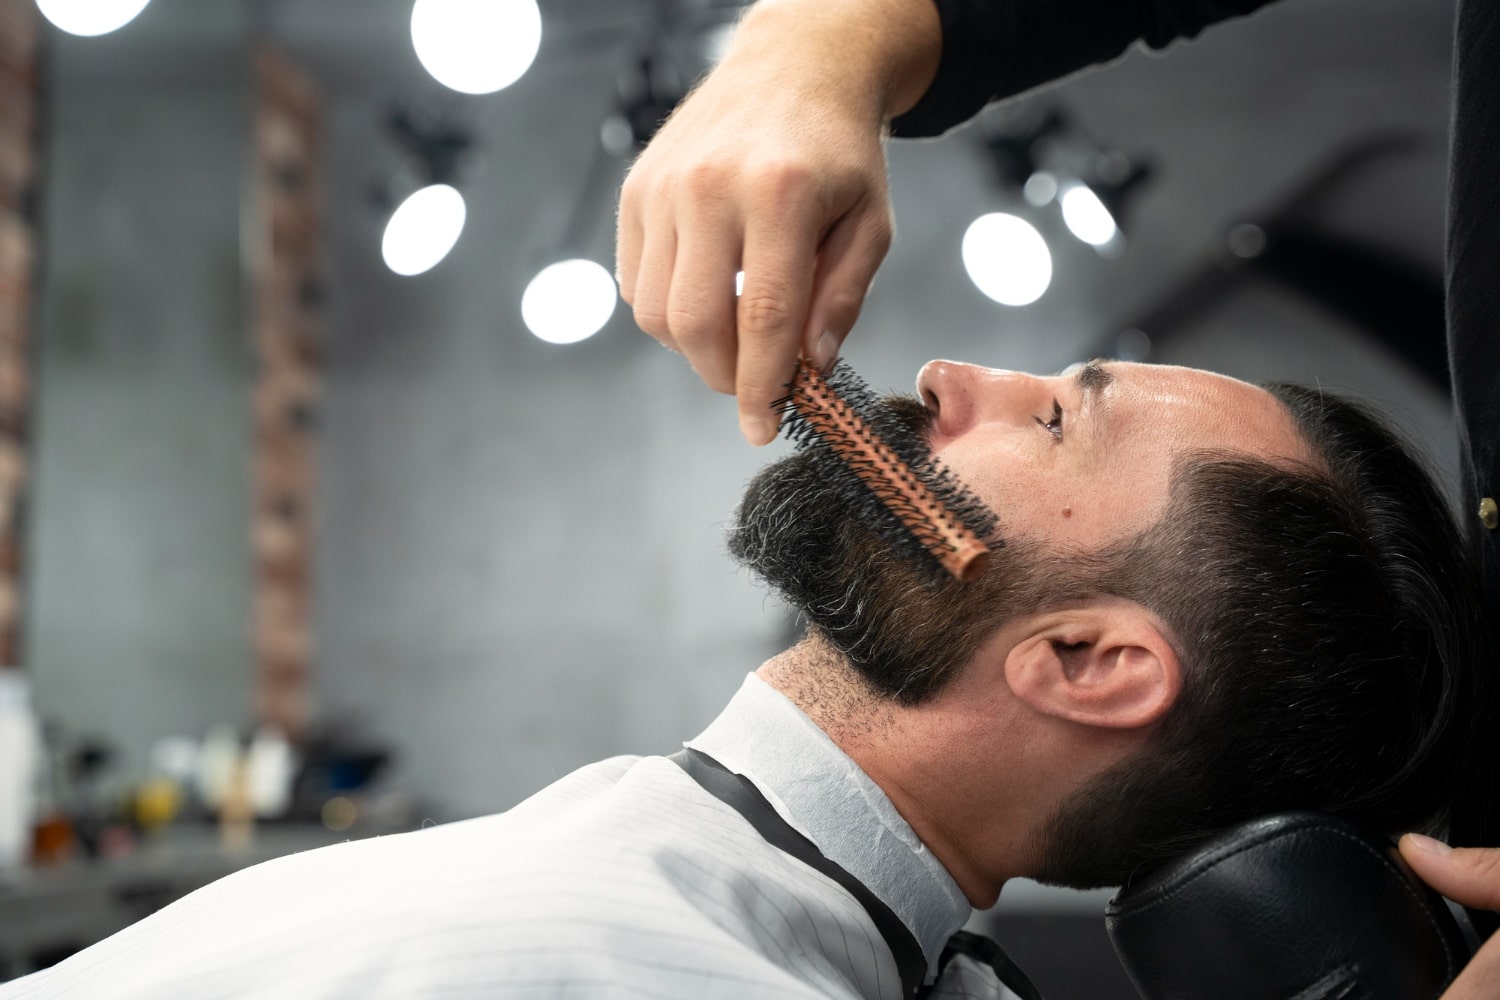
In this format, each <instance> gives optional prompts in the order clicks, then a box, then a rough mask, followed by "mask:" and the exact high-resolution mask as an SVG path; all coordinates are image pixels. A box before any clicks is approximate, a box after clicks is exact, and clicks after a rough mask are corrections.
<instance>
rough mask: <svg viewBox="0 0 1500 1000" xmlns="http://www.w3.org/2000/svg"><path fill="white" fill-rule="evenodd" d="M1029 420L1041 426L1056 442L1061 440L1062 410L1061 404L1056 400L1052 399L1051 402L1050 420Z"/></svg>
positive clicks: (1039, 418)
mask: <svg viewBox="0 0 1500 1000" xmlns="http://www.w3.org/2000/svg"><path fill="white" fill-rule="evenodd" d="M1031 419H1032V420H1035V421H1036V422H1037V423H1038V424H1041V425H1042V428H1043V429H1044V430H1046V431H1047V433H1048V434H1051V435H1052V436H1053V437H1054V438H1056V439H1057V440H1058V441H1061V440H1062V439H1063V408H1062V404H1061V403H1059V402H1058V401H1057V400H1055V399H1054V400H1053V401H1052V419H1050V420H1043V419H1042V418H1041V417H1032V418H1031Z"/></svg>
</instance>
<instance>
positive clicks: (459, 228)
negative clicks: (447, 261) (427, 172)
mask: <svg viewBox="0 0 1500 1000" xmlns="http://www.w3.org/2000/svg"><path fill="white" fill-rule="evenodd" d="M467 214H468V211H467V209H466V208H465V206H464V196H463V195H461V194H459V193H458V191H456V190H455V189H453V188H451V187H449V186H448V185H447V184H431V185H428V186H427V187H424V188H422V189H421V190H420V191H418V192H416V193H415V194H413V195H412V196H411V197H409V198H407V199H406V200H405V201H403V202H402V203H401V204H400V205H399V206H398V207H397V208H396V211H395V212H393V213H392V214H391V221H390V222H387V223H386V224H385V238H384V239H382V240H381V242H380V253H381V255H382V256H383V257H385V266H386V267H389V268H390V269H391V270H392V271H395V272H396V273H397V274H404V275H408V276H409V275H413V274H421V273H422V272H423V271H429V270H431V269H432V268H434V267H436V266H437V263H438V261H440V260H442V259H443V258H444V257H446V256H448V251H449V250H452V249H453V244H455V243H457V242H458V236H459V234H460V233H462V232H463V231H464V218H465V217H466V216H467Z"/></svg>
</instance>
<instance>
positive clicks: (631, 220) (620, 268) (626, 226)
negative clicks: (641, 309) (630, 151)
mask: <svg viewBox="0 0 1500 1000" xmlns="http://www.w3.org/2000/svg"><path fill="white" fill-rule="evenodd" d="M643 197H644V195H642V194H641V190H640V182H639V181H637V180H635V179H634V176H633V173H632V176H630V177H627V178H626V179H625V184H624V186H623V187H621V189H620V208H619V212H618V214H617V215H616V216H615V284H617V285H619V286H620V298H622V299H624V300H625V304H626V305H632V306H633V305H635V279H636V274H637V269H638V268H639V267H640V263H641V243H642V242H643V241H644V239H645V228H644V226H643V225H642V222H641V200H642V198H643Z"/></svg>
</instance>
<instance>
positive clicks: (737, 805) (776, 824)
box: [667, 747, 1042, 1000]
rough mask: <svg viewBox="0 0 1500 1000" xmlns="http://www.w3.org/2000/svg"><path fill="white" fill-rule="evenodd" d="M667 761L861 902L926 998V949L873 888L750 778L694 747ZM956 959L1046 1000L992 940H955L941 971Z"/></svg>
mask: <svg viewBox="0 0 1500 1000" xmlns="http://www.w3.org/2000/svg"><path fill="white" fill-rule="evenodd" d="M667 759H668V760H671V761H672V762H673V763H675V764H676V765H677V766H678V767H680V768H682V769H683V770H684V771H686V772H687V775H688V777H690V778H692V779H693V780H694V781H696V782H697V783H698V784H699V785H701V786H703V790H704V791H706V792H708V794H710V795H712V796H713V797H714V798H716V799H718V800H719V801H720V802H722V803H724V804H725V805H727V806H729V808H731V809H733V810H734V811H735V812H737V813H739V814H740V815H741V816H743V817H745V821H746V822H747V823H749V824H750V825H751V826H752V827H754V828H755V832H756V833H758V834H760V835H761V837H762V838H764V840H765V842H766V843H768V844H770V845H771V846H772V847H774V848H776V849H777V850H780V851H784V852H786V853H787V854H789V855H791V856H792V857H794V858H796V859H797V860H798V861H801V862H802V863H803V864H805V865H807V866H808V867H809V868H811V869H813V870H814V871H817V872H821V873H823V874H824V875H827V876H828V877H829V878H831V879H832V880H833V881H835V882H837V883H838V884H839V885H841V886H843V887H844V889H845V890H847V891H848V893H849V895H851V896H853V897H854V898H855V899H857V900H859V903H860V905H861V906H863V907H864V908H865V912H866V913H868V914H869V915H870V920H871V921H873V922H874V924H875V929H876V930H878V931H880V934H881V936H882V937H884V938H885V943H886V944H887V945H888V946H889V947H890V949H891V955H892V956H894V957H895V959H896V968H897V969H899V970H900V971H901V995H902V996H907V997H921V996H924V995H925V994H926V992H927V991H926V990H924V989H923V987H922V981H923V980H924V979H926V978H927V958H926V956H925V955H923V954H922V946H921V945H920V944H919V943H917V939H916V936H915V935H914V934H912V932H911V930H910V929H909V928H908V927H907V926H906V924H905V923H904V922H903V921H902V920H901V918H900V917H898V916H896V914H895V913H894V912H893V911H892V910H891V908H890V907H889V906H886V905H885V903H884V902H883V901H882V900H881V898H880V897H879V896H877V895H875V893H873V892H871V891H870V888H869V886H867V885H865V884H864V883H863V882H861V881H860V880H859V879H857V878H855V877H854V876H853V875H850V874H849V873H848V872H847V871H845V870H844V868H843V867H842V866H841V865H839V864H838V863H837V862H834V861H830V860H829V859H828V857H827V856H826V855H824V854H823V852H822V851H820V850H818V845H816V844H814V843H813V842H812V841H811V840H808V839H807V838H806V837H804V836H803V835H802V834H800V833H798V832H797V831H796V830H794V829H793V828H792V826H791V824H789V823H788V822H787V821H786V820H784V819H782V818H781V814H780V813H778V812H777V811H776V810H775V808H773V807H772V805H771V803H769V802H767V801H766V797H765V796H764V795H762V794H761V792H760V789H759V788H756V787H755V785H754V783H753V782H751V781H750V779H749V778H746V777H745V776H744V775H741V774H735V773H734V772H733V771H731V770H729V769H728V768H727V767H725V766H724V765H723V764H720V763H719V762H718V761H716V760H714V759H713V758H712V757H710V756H709V755H708V754H706V753H704V752H703V751H701V750H694V749H693V748H692V747H684V748H683V749H681V750H679V751H677V752H676V753H674V754H672V755H671V756H670V757H668V758H667ZM956 955H965V956H967V957H969V958H972V959H974V960H975V961H978V962H983V963H984V964H986V965H988V966H989V967H990V968H991V969H994V970H995V975H996V977H997V978H998V979H999V980H1000V982H1001V983H1003V984H1004V985H1005V987H1006V989H1008V990H1010V991H1011V992H1012V993H1014V994H1016V995H1017V996H1018V997H1020V998H1021V1000H1042V995H1041V993H1039V992H1037V988H1036V987H1035V986H1033V985H1031V980H1029V979H1027V978H1026V974H1025V973H1024V972H1022V971H1021V970H1020V968H1019V967H1018V966H1017V965H1016V963H1014V962H1012V961H1011V960H1010V956H1009V955H1007V954H1005V952H1004V951H1002V950H1001V948H1000V946H999V945H998V944H996V943H995V942H994V941H992V940H990V939H989V938H987V937H984V936H983V935H980V934H971V933H969V932H968V931H959V932H958V933H957V934H954V935H953V937H951V938H949V939H948V946H947V947H946V948H944V949H943V957H942V960H941V961H940V962H939V966H938V967H939V969H943V968H946V967H947V965H948V963H949V962H950V961H952V960H953V958H954V956H956Z"/></svg>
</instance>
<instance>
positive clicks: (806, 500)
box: [729, 361, 1304, 702]
mask: <svg viewBox="0 0 1500 1000" xmlns="http://www.w3.org/2000/svg"><path fill="white" fill-rule="evenodd" d="M917 388H918V391H919V392H920V394H921V402H918V401H917V400H915V399H911V398H909V397H892V398H890V399H889V400H888V401H887V402H886V404H885V405H888V406H891V407H892V408H893V411H894V413H895V414H896V415H897V416H898V418H899V419H901V420H902V421H904V422H905V423H906V424H907V425H908V426H911V427H913V428H914V429H916V430H918V431H919V432H921V433H922V434H923V435H924V436H925V437H926V439H927V440H928V441H929V442H930V445H931V447H932V448H933V450H934V451H935V452H936V454H937V457H938V458H939V460H940V461H941V462H942V463H943V464H945V465H946V466H947V467H948V468H949V469H950V470H951V472H952V473H953V474H954V475H955V476H956V477H957V478H958V479H959V480H960V481H961V482H962V483H964V484H965V485H966V486H967V487H968V488H969V489H970V490H971V491H972V492H973V493H974V494H975V495H976V496H977V497H978V498H979V499H980V500H981V501H983V502H984V503H985V504H986V505H988V506H989V507H990V508H991V509H992V510H993V511H994V512H995V513H996V514H997V515H998V517H999V525H1000V528H999V531H1000V535H1001V536H1002V538H1003V545H1002V546H1001V547H999V548H998V549H997V551H995V552H994V555H993V558H992V560H991V564H990V568H989V571H988V572H987V573H986V574H985V576H984V577H982V578H981V579H980V580H978V581H977V582H975V583H971V584H960V583H958V582H956V581H954V580H952V579H946V578H944V579H939V580H937V581H936V582H933V579H932V575H931V573H930V572H929V571H928V568H926V567H920V566H914V565H913V564H912V563H911V561H910V560H909V559H908V558H907V557H905V556H903V555H900V554H899V553H897V552H895V551H894V550H893V549H892V548H891V546H890V545H889V544H888V543H886V542H885V541H883V540H882V539H881V538H880V536H879V534H878V533H877V532H875V531H873V530H871V529H870V528H869V526H867V525H865V524H864V523H862V520H861V517H860V515H859V513H858V506H859V505H858V497H859V496H860V495H861V491H863V489H864V487H863V486H862V485H861V484H860V483H859V482H858V480H856V479H854V478H853V476H852V475H848V476H845V477H842V479H840V480H835V479H833V478H832V477H830V476H828V475H827V474H826V471H820V469H819V467H818V466H817V463H815V462H814V461H812V460H811V459H810V457H809V456H808V455H807V454H798V455H794V456H792V457H790V458H787V459H783V460H781V461H780V462H777V463H775V464H773V465H771V466H769V467H768V468H767V469H765V470H764V471H762V473H761V474H760V475H759V476H757V477H756V478H755V480H754V481H753V482H752V483H751V484H750V486H749V488H748V489H747V490H746V494H745V500H744V502H743V503H742V504H741V507H740V511H739V517H738V518H737V523H736V525H735V526H734V528H733V529H732V530H731V532H730V538H729V547H730V551H731V552H732V553H733V554H734V555H735V556H736V557H737V558H738V559H739V560H740V561H741V562H742V563H743V564H745V565H746V566H747V567H749V568H750V569H752V570H754V571H755V572H756V573H757V574H759V575H760V576H761V577H762V578H763V579H764V580H765V581H766V582H768V583H769V584H771V585H772V586H773V587H775V588H776V589H777V590H778V591H780V592H781V594H782V596H784V597H785V598H786V599H787V600H788V601H789V602H790V603H791V604H792V605H793V606H794V607H796V608H798V609H799V611H801V612H802V613H803V614H804V615H805V616H806V617H807V618H808V620H809V621H810V622H811V624H812V625H814V626H815V627H816V628H817V629H818V630H819V631H820V632H822V633H823V635H824V636H825V637H826V638H828V639H829V640H830V641H832V643H833V644H834V646H835V647H836V648H838V649H839V650H840V651H841V652H842V653H844V655H845V656H846V657H848V659H849V660H850V661H851V662H852V663H853V664H854V665H855V666H856V667H858V668H859V669H860V670H861V671H862V672H863V673H864V674H865V676H866V677H868V678H869V679H870V680H872V682H873V683H874V684H875V686H876V687H877V688H879V689H881V690H883V691H885V692H886V693H887V694H892V695H895V696H897V697H899V698H901V699H903V700H906V701H910V702H915V701H920V700H922V699H923V698H925V697H926V696H927V695H928V694H931V693H933V692H934V691H936V690H937V688H938V687H939V686H941V684H942V683H943V682H944V681H945V680H946V679H947V678H948V677H951V676H953V675H954V674H955V672H956V671H957V670H958V669H959V668H960V667H961V666H962V665H963V664H964V663H965V662H967V661H968V660H969V658H970V657H971V656H972V654H973V652H974V650H975V649H976V648H977V647H978V645H979V643H980V642H982V641H983V640H984V639H985V638H986V637H988V636H989V635H990V634H992V633H993V631H994V629H996V628H998V627H999V626H1000V625H1001V624H1003V623H1004V622H1005V621H1007V620H1010V619H1011V618H1013V617H1014V616H1016V615H1019V614H1024V613H1026V612H1029V611H1034V610H1040V609H1041V608H1043V607H1046V606H1048V605H1049V604H1052V603H1056V602H1059V601H1061V600H1064V599H1067V598H1070V597H1077V596H1079V587H1080V586H1082V587H1083V588H1084V589H1085V590H1086V589H1087V586H1088V584H1087V582H1086V580H1085V581H1083V582H1080V577H1079V570H1078V567H1077V565H1076V560H1075V559H1073V558H1070V556H1077V555H1080V554H1092V553H1097V552H1099V551H1100V550H1102V549H1104V548H1106V547H1107V546H1108V545H1109V544H1110V543H1111V542H1115V541H1122V540H1125V539H1128V538H1131V537H1133V536H1135V535H1137V534H1139V533H1140V532H1141V531H1143V530H1144V529H1145V528H1147V527H1149V526H1150V525H1152V524H1153V523H1154V522H1155V521H1156V519H1157V518H1158V517H1159V516H1160V515H1161V513H1162V511H1163V510H1164V508H1165V505H1166V503H1167V499H1168V493H1169V488H1170V479H1171V475H1172V470H1173V463H1174V461H1175V459H1176V458H1177V457H1179V456H1180V455H1182V454H1184V453H1187V452H1190V451H1200V450H1216V451H1226V452H1238V453H1241V454H1250V455H1254V456H1258V457H1266V458H1277V457H1282V456H1300V455H1302V454H1303V451H1304V448H1303V445H1302V443H1301V440H1300V438H1299V437H1298V435H1297V432H1296V430H1295V429H1294V427H1293V425H1292V422H1291V419H1290V417H1288V416H1287V415H1286V414H1285V413H1284V412H1283V410H1282V409H1281V406H1280V404H1279V403H1278V402H1277V401H1276V400H1275V398H1274V397H1272V396H1271V395H1270V394H1269V393H1266V392H1265V391H1263V390H1261V389H1258V388H1256V387H1254V386H1251V385H1248V384H1247V383H1244V382H1239V381H1237V380H1235V379H1230V378H1226V377H1224V376H1221V375H1214V374H1211V373H1208V372H1202V371H1196V370H1193V369H1186V368H1173V367H1165V366H1157V365H1136V364H1124V363H1115V362H1110V363H1107V364H1103V365H1087V366H1081V367H1079V368H1077V369H1076V370H1069V371H1068V372H1065V373H1064V374H1061V375H1054V376H1036V375H1027V374H1022V373H1018V372H1009V371H1000V370H996V369H989V368H980V367H976V366H973V365H964V364H957V363H954V362H948V361H934V362H931V363H929V364H928V365H926V366H924V367H923V368H922V371H921V372H920V374H919V375H918V378H917Z"/></svg>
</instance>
